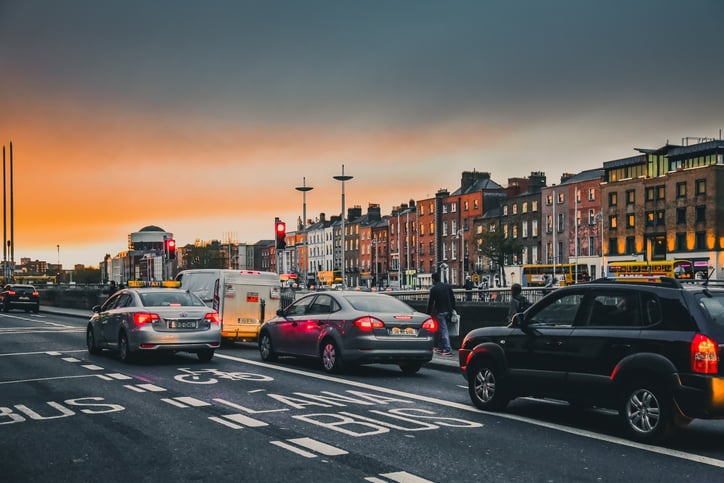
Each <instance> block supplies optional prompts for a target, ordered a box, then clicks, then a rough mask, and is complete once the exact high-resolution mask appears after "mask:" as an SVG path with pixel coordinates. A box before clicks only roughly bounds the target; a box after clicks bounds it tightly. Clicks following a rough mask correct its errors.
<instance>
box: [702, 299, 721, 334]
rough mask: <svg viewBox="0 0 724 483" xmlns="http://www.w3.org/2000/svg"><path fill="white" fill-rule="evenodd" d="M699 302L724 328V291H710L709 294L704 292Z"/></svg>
mask: <svg viewBox="0 0 724 483" xmlns="http://www.w3.org/2000/svg"><path fill="white" fill-rule="evenodd" d="M699 304H700V305H701V306H702V307H703V308H704V310H706V311H707V312H708V313H709V315H710V316H711V318H712V320H713V321H714V322H715V323H716V324H717V325H718V326H719V327H722V328H724V292H709V293H708V296H707V295H705V294H702V295H701V296H700V297H699Z"/></svg>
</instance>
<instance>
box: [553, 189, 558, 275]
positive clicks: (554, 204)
mask: <svg viewBox="0 0 724 483" xmlns="http://www.w3.org/2000/svg"><path fill="white" fill-rule="evenodd" d="M556 221H557V220H556V192H555V191H554V192H553V280H552V282H553V284H555V282H556V229H557V228H556Z"/></svg>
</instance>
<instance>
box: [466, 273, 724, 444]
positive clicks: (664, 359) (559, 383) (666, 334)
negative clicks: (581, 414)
mask: <svg viewBox="0 0 724 483" xmlns="http://www.w3.org/2000/svg"><path fill="white" fill-rule="evenodd" d="M722 352H724V288H715V287H714V286H713V284H709V285H703V284H701V285H696V284H686V285H682V284H681V283H680V282H679V281H677V280H674V279H669V278H662V279H660V280H659V281H658V283H654V282H640V281H637V282H634V281H631V280H630V281H627V282H622V281H614V280H610V279H609V280H607V279H602V280H597V281H594V282H590V283H585V284H578V285H572V286H568V287H563V288H560V289H558V290H556V291H555V292H553V293H551V294H549V295H548V296H546V297H545V298H544V299H542V300H540V301H539V302H538V303H536V304H534V305H533V306H532V307H530V308H529V309H528V310H526V311H525V312H524V313H520V314H516V315H515V316H514V317H513V321H512V323H511V324H510V325H509V326H507V327H485V328H480V329H475V330H473V331H471V332H470V333H468V334H467V336H466V337H465V339H464V341H463V343H462V347H461V349H460V352H459V360H460V367H461V369H462V371H463V374H464V376H465V377H466V379H467V380H468V389H469V393H470V398H471V399H472V401H473V403H474V404H475V405H476V406H477V407H479V408H480V409H484V410H501V409H503V408H505V407H506V405H507V404H508V402H509V401H510V400H511V399H513V398H516V397H521V396H533V397H544V398H554V399H559V400H564V401H568V402H570V403H571V404H572V405H577V406H583V407H591V406H595V407H602V408H610V409H616V410H618V411H619V414H620V416H621V419H622V421H623V424H624V427H625V429H626V432H627V434H628V435H629V437H631V438H632V439H635V440H638V441H642V442H648V443H652V442H656V443H658V442H663V441H664V440H666V439H667V438H668V437H669V436H670V435H671V434H672V433H673V432H674V430H675V429H677V428H679V427H682V426H685V425H686V424H688V423H689V422H690V421H691V420H692V419H693V418H704V419H720V418H724V368H723V367H722V365H720V356H721V354H722Z"/></svg>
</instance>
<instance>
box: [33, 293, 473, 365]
mask: <svg viewBox="0 0 724 483" xmlns="http://www.w3.org/2000/svg"><path fill="white" fill-rule="evenodd" d="M40 312H41V313H43V312H45V313H46V314H57V315H66V316H69V317H78V318H81V319H86V320H88V319H90V318H91V315H93V312H91V311H90V310H84V309H69V308H66V307H53V306H50V305H41V306H40ZM425 365H426V366H433V367H435V368H436V369H442V370H446V371H455V372H458V371H459V366H458V351H457V350H455V349H453V355H452V356H441V355H438V354H433V356H432V360H431V361H430V362H428V363H426V364H425Z"/></svg>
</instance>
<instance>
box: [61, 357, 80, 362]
mask: <svg viewBox="0 0 724 483" xmlns="http://www.w3.org/2000/svg"><path fill="white" fill-rule="evenodd" d="M61 360H62V361H65V362H80V359H76V358H75V357H62V358H61Z"/></svg>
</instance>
